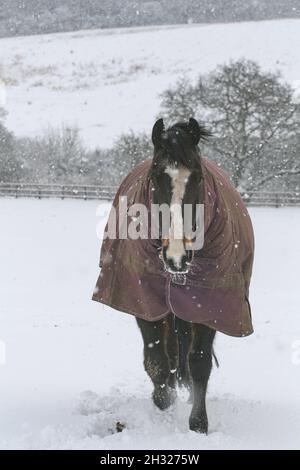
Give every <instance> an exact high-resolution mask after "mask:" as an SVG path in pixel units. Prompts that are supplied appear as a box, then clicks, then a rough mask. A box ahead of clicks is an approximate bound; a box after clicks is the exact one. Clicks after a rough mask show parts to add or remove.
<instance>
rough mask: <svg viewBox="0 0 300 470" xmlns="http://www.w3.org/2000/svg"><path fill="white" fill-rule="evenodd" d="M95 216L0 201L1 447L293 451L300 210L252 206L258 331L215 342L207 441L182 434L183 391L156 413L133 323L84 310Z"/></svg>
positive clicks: (88, 207)
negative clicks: (169, 406) (117, 430)
mask: <svg viewBox="0 0 300 470" xmlns="http://www.w3.org/2000/svg"><path fill="white" fill-rule="evenodd" d="M100 207H101V208H102V209H103V211H102V210H100V211H99V212H98V213H102V212H103V214H104V213H106V212H107V209H108V204H105V203H102V205H101V206H100ZM96 208H97V202H86V201H66V200H65V201H59V200H41V201H37V200H9V199H6V200H5V199H0V220H1V244H0V266H1V270H0V302H1V304H0V325H1V329H0V341H2V342H5V346H6V364H5V365H4V364H2V365H0V384H1V385H0V416H1V419H0V448H26V449H29V448H35V449H37V448H80V449H82V448H93V449H114V448H117V449H119V448H123V449H125V448H131V449H132V448H151V449H152V448H153V449H173V448H178V449H179V448H180V449H188V448H192V449H212V448H213V449H214V448H217V449H220V448H225V449H229V448H235V449H238V448H298V449H299V448H300V404H299V385H300V363H299V362H300V361H299V358H300V354H298V352H299V351H298V350H299V349H300V346H299V339H300V318H299V311H300V298H299V276H298V275H297V273H298V272H299V263H300V245H299V229H300V217H299V216H300V209H299V208H282V209H275V208H274V209H272V208H268V209H265V208H251V209H250V212H251V215H252V217H253V222H254V228H255V234H256V263H255V270H254V278H253V284H252V290H251V300H252V310H253V317H254V327H255V333H254V334H253V335H252V336H250V337H249V338H243V339H237V338H231V337H227V336H225V335H222V334H218V337H217V341H216V351H217V355H218V358H219V360H220V364H221V365H220V369H214V370H213V373H212V377H211V380H210V385H209V392H208V413H209V421H210V432H209V435H208V436H207V437H206V436H199V435H197V434H195V433H193V432H190V431H189V430H188V414H189V411H190V405H188V404H187V403H186V402H185V395H184V393H181V394H180V397H179V399H178V401H177V403H176V405H175V406H174V407H173V408H172V409H171V410H169V411H167V412H160V411H158V410H157V409H155V408H154V406H153V405H152V403H151V400H150V394H151V385H150V381H149V379H148V378H147V376H146V374H145V372H144V371H143V366H142V341H141V337H140V333H139V331H138V329H137V327H136V325H135V321H134V318H132V317H131V316H128V315H126V314H122V313H120V312H116V311H113V310H111V309H109V308H106V307H105V308H104V307H103V306H101V305H100V304H97V303H95V302H92V301H91V300H90V297H91V294H92V290H93V287H94V284H95V281H96V278H97V276H98V258H99V245H100V241H99V240H98V239H97V237H96V226H97V224H98V229H100V231H101V227H103V223H104V217H102V218H101V217H100V216H99V215H98V216H97V217H96ZM99 224H100V226H101V227H99ZM296 341H298V343H296ZM295 348H298V350H297V349H295ZM0 359H1V357H0ZM298 363H299V364H298ZM117 421H122V422H123V421H124V422H125V423H126V426H127V428H126V430H124V431H123V432H122V433H115V432H114V430H115V424H116V422H117Z"/></svg>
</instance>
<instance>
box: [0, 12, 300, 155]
mask: <svg viewBox="0 0 300 470" xmlns="http://www.w3.org/2000/svg"><path fill="white" fill-rule="evenodd" d="M299 42H300V20H299V19H298V20H297V19H295V20H288V19H285V20H273V21H261V22H249V23H232V24H214V25H180V26H169V27H167V26H159V27H148V28H125V29H112V30H92V31H78V32H71V33H60V34H49V35H41V36H31V37H30V36H27V37H19V38H18V37H16V38H4V39H0V79H1V68H2V69H3V72H2V75H4V77H5V82H6V105H5V108H6V110H7V111H8V113H9V114H8V116H7V120H6V122H7V126H8V128H9V129H11V130H13V131H14V132H15V133H16V134H17V135H22V136H24V135H25V136H27V135H37V134H40V133H41V132H42V131H43V130H44V129H45V128H47V127H48V125H51V126H54V127H59V126H60V125H61V124H66V125H77V126H78V127H79V129H80V130H81V135H82V137H83V138H84V141H85V144H86V145H87V146H88V147H92V148H93V147H94V146H96V145H97V146H99V147H108V146H110V145H111V144H112V142H113V140H114V138H116V137H117V136H118V135H119V134H120V133H122V132H127V131H129V130H130V129H133V130H134V131H144V130H145V131H147V132H148V131H149V129H151V128H152V125H153V122H154V119H155V118H156V116H157V113H158V111H159V103H160V98H159V94H160V93H161V92H162V91H163V90H165V89H166V88H168V87H169V86H170V85H172V84H174V83H175V82H176V81H177V79H178V78H179V77H180V76H182V75H185V76H186V77H189V78H190V79H192V80H194V79H195V78H196V77H198V75H199V74H200V73H201V74H203V73H206V72H209V71H211V70H213V69H214V68H215V67H216V66H217V65H218V64H221V63H224V62H227V61H229V60H231V59H232V60H238V59H240V58H242V57H246V58H248V59H252V60H255V61H257V62H258V63H259V64H260V65H261V66H262V68H263V69H264V70H267V71H268V70H272V71H275V70H279V71H281V72H282V74H283V77H284V79H285V80H287V81H288V82H290V83H291V84H295V86H296V85H297V84H298V85H297V86H299V77H300V56H299V52H298V48H297V46H296V45H297V44H299ZM0 81H1V80H0ZM1 95H3V90H2V91H1V86H0V102H1V101H3V100H4V97H3V96H2V98H1ZM24 116H26V119H24Z"/></svg>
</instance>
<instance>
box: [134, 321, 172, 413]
mask: <svg viewBox="0 0 300 470" xmlns="http://www.w3.org/2000/svg"><path fill="white" fill-rule="evenodd" d="M136 321H137V324H138V326H139V328H140V330H141V333H142V336H143V341H144V366H145V370H146V372H147V373H148V375H149V377H150V378H151V380H152V382H153V385H154V391H153V395H152V398H153V402H154V404H155V405H156V406H157V407H158V408H160V409H161V410H164V409H166V408H168V407H169V406H170V405H171V404H172V403H173V402H174V399H175V396H176V394H175V391H174V390H173V389H172V388H170V386H169V378H170V374H172V372H171V367H172V365H171V367H170V361H169V356H168V348H167V339H168V335H169V334H170V332H171V331H172V330H171V329H170V319H169V317H168V318H164V319H163V320H159V321H154V322H150V321H146V320H142V319H140V318H137V319H136ZM172 385H173V384H172Z"/></svg>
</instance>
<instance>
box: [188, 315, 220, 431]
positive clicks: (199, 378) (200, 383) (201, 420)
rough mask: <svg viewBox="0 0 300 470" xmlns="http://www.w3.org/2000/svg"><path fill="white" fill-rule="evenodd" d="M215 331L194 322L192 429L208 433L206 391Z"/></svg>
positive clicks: (190, 423) (191, 351)
mask: <svg viewBox="0 0 300 470" xmlns="http://www.w3.org/2000/svg"><path fill="white" fill-rule="evenodd" d="M215 333H216V332H215V331H214V330H212V329H211V328H208V327H207V326H204V325H198V324H193V329H192V345H191V349H190V353H189V368H190V374H191V378H192V387H193V408H192V412H191V415H190V419H189V425H190V429H191V430H192V431H196V432H200V433H206V434H207V431H208V419H207V412H206V391H207V384H208V379H209V376H210V372H211V368H212V346H213V340H214V337H215Z"/></svg>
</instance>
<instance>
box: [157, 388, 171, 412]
mask: <svg viewBox="0 0 300 470" xmlns="http://www.w3.org/2000/svg"><path fill="white" fill-rule="evenodd" d="M152 399H153V403H154V404H155V405H156V406H157V408H159V409H160V410H166V409H167V408H169V406H171V405H172V404H173V403H174V401H175V399H176V392H175V390H173V389H169V387H164V388H161V387H160V386H158V387H156V388H155V389H154V392H153V395H152Z"/></svg>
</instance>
